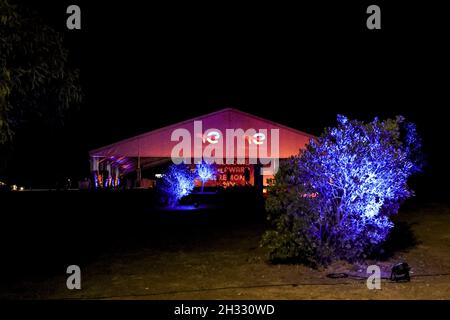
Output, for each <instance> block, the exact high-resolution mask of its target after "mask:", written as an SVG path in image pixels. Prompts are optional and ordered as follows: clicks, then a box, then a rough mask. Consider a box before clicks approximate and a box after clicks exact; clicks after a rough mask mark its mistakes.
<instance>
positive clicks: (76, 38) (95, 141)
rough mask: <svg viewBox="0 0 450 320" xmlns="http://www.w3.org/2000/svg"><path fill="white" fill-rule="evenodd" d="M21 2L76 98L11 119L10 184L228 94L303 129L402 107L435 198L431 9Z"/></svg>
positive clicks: (59, 168)
mask: <svg viewBox="0 0 450 320" xmlns="http://www.w3.org/2000/svg"><path fill="white" fill-rule="evenodd" d="M22 2H25V3H27V5H29V6H32V7H33V8H34V9H35V10H36V11H37V12H38V13H39V14H40V15H41V16H42V17H43V19H44V21H46V22H47V23H49V24H51V25H52V26H53V27H54V28H55V29H57V30H59V31H60V32H61V33H63V34H64V37H65V40H66V45H67V47H68V48H69V49H70V52H71V64H72V66H74V67H77V68H80V70H81V76H82V85H83V91H84V94H85V101H84V104H83V106H82V107H81V109H80V110H79V111H73V112H71V113H70V114H69V115H68V117H67V121H66V124H65V126H64V127H63V128H44V127H42V126H41V124H39V123H36V124H33V125H31V126H30V128H28V129H27V130H22V131H21V132H19V134H18V135H17V139H16V148H17V152H16V156H15V162H14V167H13V168H12V169H11V171H10V174H11V175H12V176H13V177H14V178H15V179H17V181H18V182H19V183H23V184H26V185H27V186H30V185H31V186H39V185H40V184H51V183H52V181H53V180H55V179H59V178H62V177H72V179H73V180H77V179H79V178H82V177H84V176H87V175H88V174H89V161H88V160H89V158H88V151H89V150H91V149H93V148H97V147H101V146H103V145H106V144H109V143H111V142H115V141H117V140H120V139H124V138H127V137H130V136H133V135H135V134H139V133H143V132H146V131H149V130H152V129H155V128H159V127H161V126H164V125H168V124H172V123H175V122H177V121H181V120H185V119H187V118H191V117H194V116H197V115H202V114H204V113H208V112H212V111H215V110H219V109H222V108H225V107H234V108H237V109H240V110H243V111H247V112H250V113H253V114H255V115H258V116H261V117H264V118H267V119H271V120H274V121H276V122H280V123H283V124H285V125H287V126H291V127H294V128H297V129H300V130H302V131H305V132H308V133H312V134H315V135H318V134H320V133H321V131H322V130H323V128H324V127H326V126H331V125H333V124H334V123H335V118H336V114H337V113H343V114H345V115H347V116H349V117H350V118H359V119H364V120H371V119H372V118H373V117H374V116H379V117H380V118H386V117H391V116H395V115H397V114H402V115H404V116H406V118H407V119H408V120H411V121H414V122H416V123H417V125H418V130H419V132H420V134H421V135H422V137H423V138H424V147H425V153H426V154H427V157H428V167H427V171H426V173H425V174H424V175H423V177H422V178H421V180H420V181H421V183H420V184H419V185H420V186H419V187H418V188H417V189H418V192H419V193H420V192H423V193H425V191H427V193H428V194H429V195H430V194H431V195H434V196H439V197H441V198H442V197H448V190H449V187H448V186H447V184H448V181H449V178H450V175H449V173H448V160H447V148H448V137H449V134H448V130H449V128H448V118H447V116H446V112H445V111H446V109H447V108H448V106H449V105H450V104H449V101H448V88H449V86H448V82H449V81H448V74H449V72H448V71H449V68H448V67H449V66H448V57H449V49H448V44H447V42H448V32H447V30H445V29H444V28H446V26H445V19H444V18H445V15H444V13H445V10H443V9H442V10H440V9H439V8H437V7H436V6H431V5H430V4H428V5H427V6H425V5H420V4H417V5H416V4H414V3H412V2H410V1H409V2H405V3H397V4H396V5H394V4H392V3H390V4H388V3H386V4H385V3H384V2H379V1H378V2H377V3H378V4H380V6H381V10H382V28H383V29H382V30H379V31H369V30H367V29H366V28H365V19H366V17H367V15H366V14H365V8H366V7H367V5H368V4H372V3H363V2H361V3H360V4H340V3H339V4H338V3H335V2H332V1H329V3H328V2H315V4H314V5H311V4H306V3H303V2H301V5H298V4H297V5H293V4H292V5H287V4H278V2H277V4H275V2H272V3H268V4H267V5H266V4H262V3H260V2H255V3H254V4H253V5H246V6H243V5H242V1H241V2H236V3H232V2H220V3H219V2H215V3H216V4H214V5H212V4H210V2H207V3H209V4H200V3H193V2H192V1H190V2H188V3H186V2H183V4H177V3H175V2H164V3H165V4H163V3H158V4H153V3H152V4H147V2H148V1H126V2H118V3H117V4H114V2H111V1H103V2H102V1H89V2H88V1H79V0H73V1H40V0H39V1H22ZM94 2H95V3H94ZM339 2H345V1H339ZM424 3H425V2H424ZM69 4H78V5H80V7H81V10H82V30H81V31H69V30H67V29H65V20H66V17H67V15H66V13H65V9H66V7H67V6H68V5H69ZM406 4H408V5H406ZM421 190H423V191H421Z"/></svg>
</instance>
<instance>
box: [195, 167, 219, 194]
mask: <svg viewBox="0 0 450 320" xmlns="http://www.w3.org/2000/svg"><path fill="white" fill-rule="evenodd" d="M195 172H196V174H197V176H198V178H199V179H200V181H201V182H202V190H201V192H203V189H204V187H205V183H206V182H207V181H208V180H212V179H215V177H216V174H217V168H216V166H215V164H214V163H207V162H205V161H202V162H199V163H197V165H196V166H195Z"/></svg>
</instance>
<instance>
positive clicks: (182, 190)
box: [160, 163, 195, 207]
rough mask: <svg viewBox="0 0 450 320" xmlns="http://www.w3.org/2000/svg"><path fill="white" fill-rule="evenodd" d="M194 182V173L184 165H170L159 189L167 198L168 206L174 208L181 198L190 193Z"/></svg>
mask: <svg viewBox="0 0 450 320" xmlns="http://www.w3.org/2000/svg"><path fill="white" fill-rule="evenodd" d="M194 180H195V175H194V173H192V172H191V170H190V169H189V168H188V167H187V166H186V165H185V164H184V163H181V164H172V165H170V166H169V167H168V168H167V170H166V172H165V173H164V175H163V177H162V181H161V186H160V187H161V190H162V191H163V192H164V194H165V195H166V196H167V198H168V202H169V205H170V206H172V207H173V206H176V205H177V204H178V201H179V200H180V199H181V198H183V197H184V196H187V195H188V194H190V193H191V192H192V190H193V189H194V186H195V182H194Z"/></svg>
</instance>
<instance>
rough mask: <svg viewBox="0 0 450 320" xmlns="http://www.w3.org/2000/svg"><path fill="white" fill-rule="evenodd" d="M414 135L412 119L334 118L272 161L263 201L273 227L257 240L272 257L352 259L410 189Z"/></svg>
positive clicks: (381, 234) (368, 246) (372, 245)
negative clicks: (293, 151)
mask: <svg viewBox="0 0 450 320" xmlns="http://www.w3.org/2000/svg"><path fill="white" fill-rule="evenodd" d="M420 146H421V141H420V138H419V136H418V135H417V132H416V127H415V125H414V124H412V123H407V122H405V120H404V118H403V117H401V116H399V117H397V118H396V119H389V120H386V121H380V120H378V119H377V118H376V119H374V120H373V121H372V122H370V123H367V124H365V123H363V122H361V121H357V120H353V121H350V120H348V119H347V118H346V117H344V116H338V125H337V127H335V128H328V129H326V130H325V132H324V134H322V136H321V137H320V138H318V139H317V141H314V140H312V141H311V142H310V144H309V146H308V147H307V148H306V149H305V150H303V151H301V152H300V154H299V155H298V156H295V157H292V158H291V159H289V160H288V161H286V162H284V163H282V164H281V165H280V169H279V171H278V173H277V175H276V177H275V179H274V181H273V183H272V186H271V187H270V189H269V197H268V200H267V203H266V206H267V209H268V212H269V219H270V220H271V221H272V222H273V224H274V227H275V228H274V230H270V231H268V232H266V233H265V235H264V237H263V241H262V244H263V245H265V246H267V247H268V248H269V251H270V257H271V259H273V260H284V259H295V260H300V261H304V262H308V263H312V264H327V263H329V262H331V261H333V260H337V259H345V260H348V261H354V260H358V259H362V258H365V257H366V256H367V255H369V254H371V253H373V252H374V250H375V249H377V248H379V246H380V245H381V244H382V243H383V241H384V240H385V239H386V237H387V236H388V234H389V232H390V230H391V228H392V227H393V223H392V222H391V220H390V216H391V215H392V214H395V213H397V212H398V209H399V206H400V204H401V202H402V201H403V200H405V199H407V198H409V197H411V196H412V195H413V192H412V191H411V190H410V189H409V187H408V185H407V180H408V177H409V176H410V175H412V174H413V173H416V172H418V171H420V170H421V168H422V163H421V161H420V159H421V156H420Z"/></svg>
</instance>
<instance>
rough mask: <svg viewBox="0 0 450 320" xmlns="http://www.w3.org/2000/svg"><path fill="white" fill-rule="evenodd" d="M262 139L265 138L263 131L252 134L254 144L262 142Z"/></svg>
mask: <svg viewBox="0 0 450 320" xmlns="http://www.w3.org/2000/svg"><path fill="white" fill-rule="evenodd" d="M264 140H266V135H265V134H264V133H261V132H260V133H255V134H254V135H253V143H254V144H263V143H264Z"/></svg>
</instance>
